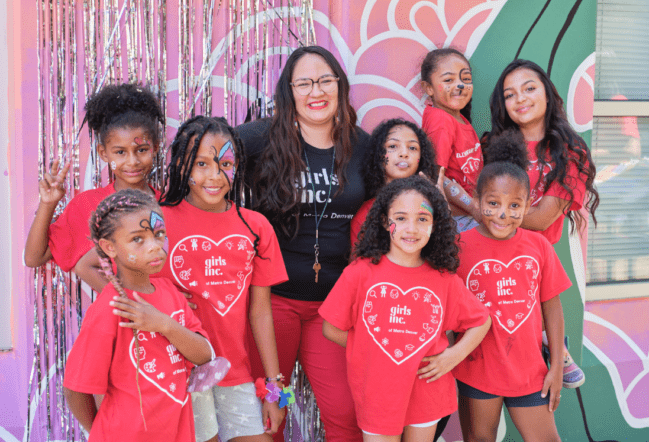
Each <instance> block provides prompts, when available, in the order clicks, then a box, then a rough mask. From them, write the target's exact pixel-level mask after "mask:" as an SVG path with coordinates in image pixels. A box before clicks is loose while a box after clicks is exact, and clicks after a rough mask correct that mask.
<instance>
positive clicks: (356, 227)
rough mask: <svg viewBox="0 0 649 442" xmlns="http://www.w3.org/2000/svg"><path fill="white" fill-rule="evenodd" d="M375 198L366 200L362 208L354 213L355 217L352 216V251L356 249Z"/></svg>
mask: <svg viewBox="0 0 649 442" xmlns="http://www.w3.org/2000/svg"><path fill="white" fill-rule="evenodd" d="M375 200H376V198H372V199H371V200H367V201H365V202H364V203H363V205H362V206H361V208H360V209H358V212H356V215H354V217H353V218H352V222H351V225H350V229H349V238H350V244H351V245H352V253H354V250H356V243H357V242H358V234H359V233H361V227H363V223H364V222H365V218H367V214H368V213H369V211H370V209H371V208H372V204H374V201H375Z"/></svg>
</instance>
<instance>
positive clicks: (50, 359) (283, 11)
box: [23, 0, 324, 441]
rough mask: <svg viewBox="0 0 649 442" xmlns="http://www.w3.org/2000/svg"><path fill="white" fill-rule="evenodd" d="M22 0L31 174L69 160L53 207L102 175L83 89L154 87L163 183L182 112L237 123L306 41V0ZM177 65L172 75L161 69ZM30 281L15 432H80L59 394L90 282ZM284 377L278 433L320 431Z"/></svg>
mask: <svg viewBox="0 0 649 442" xmlns="http://www.w3.org/2000/svg"><path fill="white" fill-rule="evenodd" d="M32 1H35V3H36V12H37V13H36V17H37V22H36V26H37V31H36V34H37V36H36V38H37V45H36V49H37V51H36V56H37V66H38V81H37V88H38V109H39V115H38V123H37V124H38V136H39V145H38V164H37V167H38V178H39V179H42V178H43V175H44V173H46V172H47V171H49V169H50V167H51V164H52V162H53V160H54V159H59V160H62V161H64V162H65V161H70V162H71V168H70V170H71V172H70V175H69V177H68V179H67V180H66V196H65V197H64V198H63V199H62V200H61V203H60V204H59V206H58V207H57V210H56V213H55V217H56V216H58V215H60V214H61V212H62V211H63V209H64V208H65V206H66V205H67V203H68V202H69V201H70V200H71V199H72V198H73V197H74V196H75V195H76V194H77V193H79V192H80V191H82V190H87V189H90V188H97V187H101V186H103V185H106V184H108V183H109V182H110V181H111V180H112V177H111V176H109V175H110V174H109V172H107V171H106V167H105V164H102V161H101V160H100V158H99V156H98V153H97V142H98V140H96V139H95V137H93V135H92V133H91V132H90V130H89V129H88V128H87V126H86V127H85V128H81V127H80V124H81V121H83V116H84V111H83V106H84V104H85V101H86V100H87V97H89V96H91V95H92V94H94V93H95V92H96V91H98V90H99V89H101V87H102V86H104V85H106V84H115V83H120V82H139V83H142V84H144V85H146V86H148V87H150V88H151V90H152V91H153V92H154V94H156V96H157V98H158V99H159V101H160V105H161V108H162V111H163V115H164V116H165V119H166V124H165V125H164V126H163V127H161V129H160V140H161V146H160V149H159V151H158V154H157V156H156V159H155V162H154V169H153V171H152V173H151V177H150V178H151V184H152V185H153V186H154V187H156V188H158V189H162V187H163V185H164V183H165V178H166V177H165V165H166V162H167V158H168V142H169V141H170V139H171V137H172V136H173V134H174V133H175V128H177V127H178V125H179V124H180V123H182V121H184V120H185V119H187V118H190V117H192V116H194V115H198V114H205V115H219V116H225V117H226V118H227V119H228V121H229V123H230V124H231V125H238V124H241V123H243V122H244V121H248V120H254V119H257V118H263V117H267V116H270V115H272V112H273V101H272V97H273V89H274V87H275V83H276V82H277V79H278V78H279V75H280V73H281V69H282V67H283V66H284V63H285V61H286V54H288V53H290V52H291V50H292V49H293V48H295V47H298V46H301V45H311V44H315V43H316V38H315V27H314V21H313V0H274V1H273V0H202V1H201V0H32ZM174 11H177V14H178V15H177V17H176V13H175V12H174ZM168 18H172V20H171V21H169V20H168ZM174 42H177V43H178V44H177V45H176V44H174ZM175 73H177V75H178V77H177V78H176V79H174V78H170V77H169V75H174V74H175ZM219 89H221V90H219ZM217 97H223V100H222V101H220V100H218V99H216V100H215V98H217ZM31 291H32V293H31V294H30V296H31V299H32V300H33V306H34V310H33V315H34V316H33V363H32V367H31V371H30V376H29V388H28V397H27V411H28V412H27V424H26V429H25V435H24V437H23V440H25V441H45V440H47V441H52V440H57V441H58V440H65V441H76V440H85V436H84V434H83V432H82V431H81V430H80V427H79V425H78V423H77V422H76V420H75V419H74V417H73V416H72V414H71V413H70V412H69V411H68V408H67V405H66V404H65V399H64V397H63V377H64V373H65V363H66V359H67V354H68V352H69V350H70V349H71V348H72V344H73V342H74V339H75V338H76V336H77V335H78V333H79V329H80V328H81V322H82V318H83V313H84V312H85V310H86V309H87V307H88V306H89V304H90V303H91V302H92V300H94V296H95V293H94V292H92V291H91V290H90V289H89V287H88V286H87V285H85V283H82V282H81V281H80V280H78V279H77V278H76V276H75V275H74V274H71V273H65V272H63V271H62V270H61V269H60V268H59V267H57V266H56V265H55V264H54V263H53V262H51V263H48V264H47V265H45V266H43V267H41V268H39V269H36V270H35V271H34V273H33V287H32V290H31ZM291 383H292V386H293V388H294V389H295V391H296V398H297V400H296V403H295V404H293V405H291V407H290V409H289V413H288V415H287V429H286V433H285V434H286V436H287V440H290V441H302V440H304V441H322V440H324V430H323V428H322V425H321V423H320V419H319V411H318V408H317V405H316V403H315V398H314V396H313V393H312V390H311V387H310V385H309V382H308V380H307V379H306V376H305V375H304V373H303V372H302V370H301V369H300V367H299V364H296V368H295V370H294V374H293V376H292V382H291Z"/></svg>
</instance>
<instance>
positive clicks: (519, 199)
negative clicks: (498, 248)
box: [478, 175, 531, 240]
mask: <svg viewBox="0 0 649 442" xmlns="http://www.w3.org/2000/svg"><path fill="white" fill-rule="evenodd" d="M530 204H531V201H530V197H529V192H528V191H527V189H526V188H525V186H524V185H523V183H521V182H519V181H518V180H516V179H514V178H513V177H511V176H509V175H501V176H497V177H494V178H493V179H492V180H491V181H489V182H488V183H486V185H485V186H484V189H483V191H482V195H481V196H480V200H479V206H480V213H481V214H482V222H481V224H480V226H478V229H479V231H480V233H482V234H483V235H484V236H486V237H487V238H491V239H497V240H505V239H510V238H512V237H513V236H514V235H515V234H516V229H517V228H519V227H520V225H521V224H522V223H523V216H525V215H526V214H527V212H528V211H529V210H530Z"/></svg>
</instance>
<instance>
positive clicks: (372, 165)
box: [365, 118, 439, 198]
mask: <svg viewBox="0 0 649 442" xmlns="http://www.w3.org/2000/svg"><path fill="white" fill-rule="evenodd" d="M396 126H406V127H407V128H409V129H411V130H412V131H413V132H414V133H415V135H417V139H418V141H419V152H420V157H419V165H418V166H417V171H416V172H415V174H418V173H419V172H424V174H426V176H427V177H428V178H430V179H431V180H433V182H436V181H437V176H438V175H439V166H438V165H437V161H436V154H435V149H433V147H432V145H431V142H430V140H429V139H428V135H426V132H424V130H423V129H421V128H420V127H419V126H417V125H416V124H415V123H412V122H410V121H406V120H404V119H402V118H393V119H391V120H387V121H383V122H382V123H381V124H379V125H378V126H376V128H375V129H374V131H372V136H371V137H370V144H369V145H370V149H371V150H372V152H371V153H370V154H369V155H371V156H370V157H369V158H368V163H367V167H366V168H365V189H366V191H367V193H368V195H369V197H370V198H373V197H374V196H376V194H377V192H378V191H379V190H380V189H381V187H383V185H384V184H385V180H386V177H385V154H386V150H385V140H387V138H388V133H389V132H390V131H391V130H392V128H393V127H396Z"/></svg>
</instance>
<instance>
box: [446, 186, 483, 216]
mask: <svg viewBox="0 0 649 442" xmlns="http://www.w3.org/2000/svg"><path fill="white" fill-rule="evenodd" d="M444 193H445V194H446V200H447V201H448V202H449V203H450V204H451V205H452V206H453V207H455V208H456V209H459V210H460V211H461V212H463V213H468V214H469V215H471V217H473V219H474V220H476V221H477V222H480V220H481V219H482V215H481V214H480V209H479V207H478V202H477V201H476V200H474V199H473V197H471V195H469V194H468V193H466V190H464V188H463V187H462V186H460V185H459V184H457V183H456V182H455V181H451V180H450V179H448V178H446V177H444Z"/></svg>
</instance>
